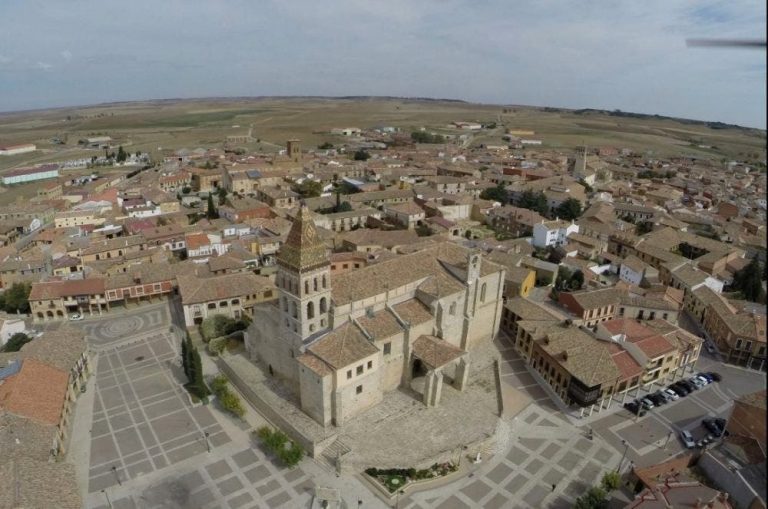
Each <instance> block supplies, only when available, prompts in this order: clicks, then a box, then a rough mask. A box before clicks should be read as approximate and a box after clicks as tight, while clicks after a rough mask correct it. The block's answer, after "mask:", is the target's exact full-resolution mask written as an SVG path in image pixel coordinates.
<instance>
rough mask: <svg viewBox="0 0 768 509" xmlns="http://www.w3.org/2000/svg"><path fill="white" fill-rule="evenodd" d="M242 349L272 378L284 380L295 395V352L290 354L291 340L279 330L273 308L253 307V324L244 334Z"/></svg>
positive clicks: (297, 387)
mask: <svg viewBox="0 0 768 509" xmlns="http://www.w3.org/2000/svg"><path fill="white" fill-rule="evenodd" d="M245 346H246V350H247V352H248V355H249V357H250V358H251V360H258V361H259V362H260V363H261V364H262V365H263V368H264V369H266V370H267V372H270V371H269V368H270V367H271V368H272V369H271V374H272V375H273V376H276V377H279V378H281V379H283V380H284V381H285V382H286V384H287V385H288V386H289V387H290V388H291V389H292V390H293V391H294V392H298V389H299V380H298V370H297V361H296V359H295V357H297V356H298V355H300V352H298V351H293V352H292V351H291V350H292V346H293V345H292V344H291V339H290V338H288V337H286V334H285V331H284V330H283V329H282V328H281V327H280V324H279V317H278V316H277V313H276V311H275V308H274V307H273V306H255V307H254V316H253V323H251V325H250V326H249V327H248V329H247V330H246V332H245Z"/></svg>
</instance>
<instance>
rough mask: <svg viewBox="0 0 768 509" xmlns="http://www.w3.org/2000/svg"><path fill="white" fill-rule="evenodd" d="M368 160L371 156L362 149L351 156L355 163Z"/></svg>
mask: <svg viewBox="0 0 768 509" xmlns="http://www.w3.org/2000/svg"><path fill="white" fill-rule="evenodd" d="M370 158H371V154H369V153H368V152H366V151H365V150H363V149H360V150H358V151H357V152H355V155H354V156H353V159H354V160H355V161H367V160H368V159H370Z"/></svg>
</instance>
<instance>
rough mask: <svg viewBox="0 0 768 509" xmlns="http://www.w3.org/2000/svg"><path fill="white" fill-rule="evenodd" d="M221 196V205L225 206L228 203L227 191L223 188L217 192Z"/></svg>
mask: <svg viewBox="0 0 768 509" xmlns="http://www.w3.org/2000/svg"><path fill="white" fill-rule="evenodd" d="M217 193H218V195H219V205H224V203H226V201H227V190H226V189H224V188H223V187H220V188H219V189H218V191H217Z"/></svg>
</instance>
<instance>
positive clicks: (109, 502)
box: [101, 490, 112, 509]
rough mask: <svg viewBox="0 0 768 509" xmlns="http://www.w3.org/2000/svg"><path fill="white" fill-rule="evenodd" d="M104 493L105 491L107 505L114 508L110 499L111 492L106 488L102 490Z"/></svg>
mask: <svg viewBox="0 0 768 509" xmlns="http://www.w3.org/2000/svg"><path fill="white" fill-rule="evenodd" d="M101 492H102V493H104V496H105V497H107V506H109V509H112V501H111V500H110V499H109V494H107V491H106V490H101Z"/></svg>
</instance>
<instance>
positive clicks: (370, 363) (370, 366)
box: [368, 361, 373, 369]
mask: <svg viewBox="0 0 768 509" xmlns="http://www.w3.org/2000/svg"><path fill="white" fill-rule="evenodd" d="M372 368H373V361H368V369H372Z"/></svg>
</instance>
